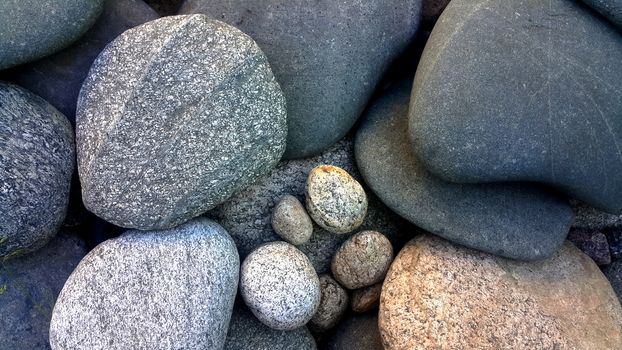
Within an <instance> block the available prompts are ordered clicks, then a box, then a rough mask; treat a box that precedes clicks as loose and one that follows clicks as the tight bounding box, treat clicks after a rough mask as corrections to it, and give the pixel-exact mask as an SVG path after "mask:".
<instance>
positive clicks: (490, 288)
mask: <svg viewBox="0 0 622 350" xmlns="http://www.w3.org/2000/svg"><path fill="white" fill-rule="evenodd" d="M413 296H415V297H413ZM379 319H380V321H379V324H380V333H381V334H382V339H383V343H384V346H385V349H387V350H391V349H412V348H426V349H430V348H440V347H451V348H459V349H462V348H465V349H527V348H529V349H614V348H619V346H620V344H622V307H620V303H619V301H618V300H617V298H616V295H615V293H614V292H613V290H612V289H611V285H610V284H609V282H608V281H607V279H605V277H604V276H603V274H602V273H601V272H600V270H599V269H598V267H597V266H596V264H594V262H592V261H591V260H590V258H588V257H587V256H586V255H585V254H583V253H581V252H580V251H579V250H578V249H577V248H575V247H574V246H573V245H572V244H570V243H566V244H564V246H563V247H562V249H561V250H560V251H559V252H557V253H555V255H554V256H553V257H552V258H551V259H548V260H545V261H542V262H532V263H525V262H519V261H515V260H510V259H505V258H500V257H495V256H493V255H489V254H485V253H481V252H477V251H474V250H471V249H468V248H463V247H460V246H457V245H453V244H451V243H449V242H448V241H445V240H442V239H441V238H438V237H434V236H431V235H429V236H421V237H419V238H417V239H414V240H413V241H411V242H410V243H408V244H407V245H406V246H405V247H404V249H403V250H402V251H401V252H400V254H399V255H398V257H397V258H396V259H395V261H394V262H393V265H392V266H391V270H390V271H389V273H388V274H387V277H386V279H385V281H384V285H383V287H382V296H381V299H380V316H379Z"/></svg>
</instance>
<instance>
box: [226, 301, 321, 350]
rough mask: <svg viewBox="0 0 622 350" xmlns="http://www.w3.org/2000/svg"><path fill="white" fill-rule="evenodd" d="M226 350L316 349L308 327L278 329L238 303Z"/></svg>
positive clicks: (232, 318) (234, 311) (232, 319)
mask: <svg viewBox="0 0 622 350" xmlns="http://www.w3.org/2000/svg"><path fill="white" fill-rule="evenodd" d="M224 349H225V350H250V349H252V350H315V349H317V346H316V344H315V339H313V336H312V335H311V332H309V330H308V329H307V327H300V328H297V329H294V330H292V331H278V330H276V329H272V328H270V327H268V326H266V325H264V324H263V323H261V322H260V321H259V320H258V319H257V318H256V317H255V316H253V314H252V313H251V312H250V311H249V310H248V309H247V308H246V307H244V306H243V305H236V306H235V308H234V309H233V315H232V316H231V323H229V331H228V333H227V341H226V342H225V347H224Z"/></svg>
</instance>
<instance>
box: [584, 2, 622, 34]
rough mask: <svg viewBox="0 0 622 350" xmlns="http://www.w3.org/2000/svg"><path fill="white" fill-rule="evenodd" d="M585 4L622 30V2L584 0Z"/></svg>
mask: <svg viewBox="0 0 622 350" xmlns="http://www.w3.org/2000/svg"><path fill="white" fill-rule="evenodd" d="M583 2H584V3H586V4H587V5H588V6H590V7H592V8H593V9H594V10H596V11H598V12H599V13H600V14H601V15H603V16H605V18H607V19H608V20H609V21H610V22H611V23H613V24H614V25H615V26H616V27H618V28H620V29H622V1H620V0H583Z"/></svg>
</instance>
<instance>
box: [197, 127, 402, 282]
mask: <svg viewBox="0 0 622 350" xmlns="http://www.w3.org/2000/svg"><path fill="white" fill-rule="evenodd" d="M353 148H354V147H353V142H352V141H351V139H349V138H347V139H344V140H342V141H340V142H338V143H337V144H336V145H334V146H333V147H331V148H330V149H329V150H327V151H326V152H324V153H322V154H321V155H319V156H316V157H313V158H309V159H305V160H291V161H282V162H280V163H279V164H278V165H277V167H276V168H275V169H274V170H272V172H270V174H269V175H268V176H266V177H263V178H261V179H260V180H258V181H257V182H256V183H255V184H253V185H252V186H249V187H248V188H246V189H245V190H243V191H240V192H238V193H237V194H235V195H234V196H233V197H231V198H230V199H229V200H228V201H226V202H225V203H223V204H221V205H219V206H218V207H216V208H215V209H214V210H212V211H211V212H209V214H208V215H209V216H210V217H213V218H214V219H215V220H216V221H218V222H219V223H220V224H221V225H223V227H224V228H225V229H227V231H228V232H229V233H230V234H231V236H232V237H233V240H234V241H235V243H236V245H237V246H238V250H239V252H240V256H242V257H245V256H246V255H248V254H249V253H250V252H251V251H252V250H253V249H255V248H256V247H257V246H259V245H261V244H263V243H266V242H271V241H276V240H280V238H279V236H278V235H277V234H276V233H274V230H273V229H272V225H271V223H270V221H271V220H270V218H271V213H272V211H273V208H274V206H275V205H276V203H277V202H278V200H279V199H280V198H281V197H282V196H283V195H286V194H291V195H293V196H295V197H296V198H298V200H304V188H305V182H306V180H307V176H308V174H309V172H310V171H311V169H313V168H315V167H316V166H318V165H321V164H333V165H335V166H339V167H341V168H343V169H344V170H346V171H347V172H348V173H349V174H351V175H352V176H353V177H354V178H355V179H357V180H359V181H360V180H361V177H360V175H359V174H358V171H357V169H356V165H355V161H354V149H353ZM368 200H369V206H368V210H367V216H366V217H365V221H364V222H363V225H362V226H361V227H360V228H359V229H361V230H378V231H381V232H382V233H384V234H385V235H387V237H388V238H389V239H390V240H391V242H392V243H393V244H394V245H395V246H396V248H397V247H398V246H399V245H400V244H401V243H402V241H405V239H404V237H405V235H404V234H403V232H406V231H407V230H403V227H404V226H406V225H405V221H404V220H403V219H401V218H400V217H399V216H397V215H395V214H394V213H392V212H391V211H390V210H388V209H387V208H386V206H384V205H383V204H382V203H381V202H380V201H379V200H378V199H377V198H376V197H374V196H373V195H368ZM408 231H411V230H408ZM346 239H348V235H335V234H333V233H330V232H327V231H326V230H324V229H322V228H320V227H319V226H316V225H314V229H313V234H312V235H311V239H310V240H309V241H308V242H307V243H305V244H303V245H301V246H298V249H300V250H301V251H302V252H303V253H305V254H306V255H307V256H308V257H309V259H310V260H311V263H312V264H313V266H314V267H315V269H316V270H317V272H318V273H324V272H327V271H328V270H329V269H330V260H331V259H332V257H333V255H334V254H335V251H337V249H338V248H339V246H340V245H341V243H343V242H344V241H345V240H346ZM397 249H399V248H397Z"/></svg>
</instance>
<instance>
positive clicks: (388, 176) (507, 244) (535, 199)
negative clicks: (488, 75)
mask: <svg viewBox="0 0 622 350" xmlns="http://www.w3.org/2000/svg"><path fill="white" fill-rule="evenodd" d="M409 92H410V84H408V83H404V84H401V85H398V86H397V87H395V88H394V89H392V90H390V91H387V92H385V93H384V95H383V96H382V97H381V98H380V99H379V100H378V101H377V102H375V103H373V104H372V106H371V107H370V108H369V110H368V112H367V116H366V117H365V118H366V119H364V122H363V124H362V125H361V127H360V129H359V131H358V134H357V137H356V148H355V152H356V160H357V164H358V166H359V170H360V171H361V174H362V175H363V178H364V179H365V182H366V183H367V184H368V185H369V187H371V189H372V190H373V191H374V192H375V193H376V195H378V197H379V198H380V199H381V200H382V201H383V202H384V203H385V204H386V205H387V206H388V207H389V208H391V209H392V210H394V211H395V212H396V213H398V214H400V215H402V216H403V217H404V218H406V219H408V220H409V221H411V222H412V223H414V224H416V225H417V226H419V227H421V228H423V229H425V230H427V231H429V232H431V233H434V234H436V235H439V236H441V237H444V238H446V239H449V240H451V241H454V242H457V243H459V244H463V245H465V246H468V247H471V248H475V249H479V250H482V251H485V252H489V253H493V254H497V255H501V256H505V257H510V258H515V259H521V260H536V259H544V258H547V257H549V256H551V255H552V254H553V253H554V252H555V251H556V250H557V249H558V248H559V247H560V246H561V245H562V243H563V242H564V239H565V237H566V235H567V233H568V230H569V228H570V224H571V222H572V216H573V213H572V210H571V209H570V206H569V205H568V203H567V202H566V201H565V200H563V199H561V198H559V197H557V196H555V195H553V194H551V193H550V192H547V191H546V190H544V189H540V188H538V187H535V186H533V185H528V184H481V185H470V184H456V183H450V182H446V181H443V180H440V179H438V178H437V177H435V176H433V175H432V174H430V173H429V172H428V171H427V170H426V169H425V167H424V166H423V165H422V164H421V163H420V162H419V161H418V160H417V158H416V157H415V155H414V154H413V152H412V149H411V147H410V143H409V140H408V134H407V130H408V127H407V123H408V120H407V114H408V101H409Z"/></svg>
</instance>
